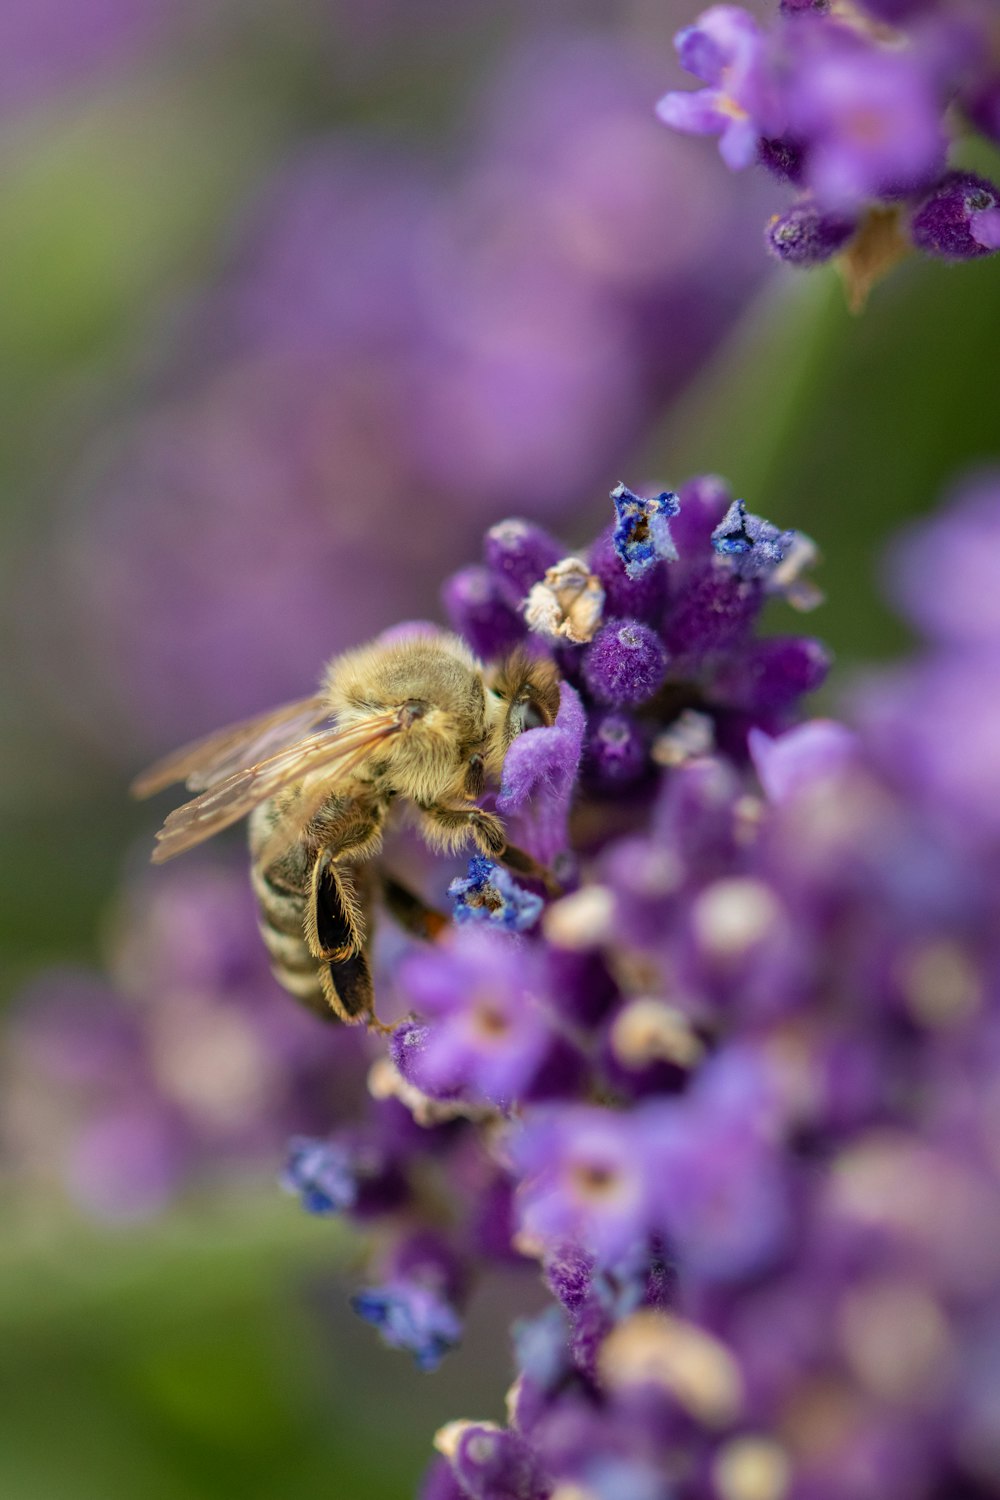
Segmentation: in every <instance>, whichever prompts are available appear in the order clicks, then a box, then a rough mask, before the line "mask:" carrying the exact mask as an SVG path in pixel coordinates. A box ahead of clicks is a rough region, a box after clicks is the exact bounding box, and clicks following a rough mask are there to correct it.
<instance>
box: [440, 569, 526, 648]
mask: <svg viewBox="0 0 1000 1500" xmlns="http://www.w3.org/2000/svg"><path fill="white" fill-rule="evenodd" d="M441 598H442V601H443V603H444V608H445V613H446V614H447V616H448V619H449V620H450V622H451V625H452V627H453V629H455V630H457V631H458V633H459V635H460V636H462V637H463V639H465V640H466V641H468V643H469V645H470V646H471V647H472V649H473V651H474V652H475V653H476V655H477V656H479V657H482V659H483V661H498V660H499V659H500V658H501V657H504V656H506V655H507V653H508V651H510V650H512V649H513V647H514V646H516V645H517V644H518V642H519V641H522V640H523V639H524V637H525V636H526V635H527V627H526V626H525V623H524V621H523V620H522V619H521V617H520V615H518V614H517V613H515V611H514V610H513V609H511V607H510V605H509V604H507V602H506V601H505V599H504V597H503V593H502V591H501V588H500V585H499V583H498V582H497V580H496V578H495V577H494V575H493V574H492V573H491V572H489V570H488V569H487V568H481V567H470V568H461V569H460V570H459V571H458V572H457V573H453V574H452V575H451V577H450V578H449V579H448V580H447V582H446V583H445V585H444V588H443V589H442V591H441Z"/></svg>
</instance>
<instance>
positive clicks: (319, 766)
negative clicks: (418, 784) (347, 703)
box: [153, 709, 403, 865]
mask: <svg viewBox="0 0 1000 1500" xmlns="http://www.w3.org/2000/svg"><path fill="white" fill-rule="evenodd" d="M402 728H403V720H402V718H401V717H400V714H399V711H398V710H395V709H393V710H391V711H389V712H386V713H382V714H372V715H370V716H369V717H368V718H367V719H363V720H361V721H360V722H359V723H357V724H353V725H351V726H350V727H349V728H347V729H337V728H333V729H323V730H320V732H319V733H318V734H312V735H309V736H307V738H306V739H303V740H299V741H298V743H297V744H295V745H289V746H288V747H287V749H284V750H280V751H278V753H277V754H276V755H272V756H270V757H269V758H268V759H267V760H263V761H260V762H259V763H258V764H257V765H255V766H247V767H246V768H245V769H244V770H242V771H237V772H236V773H235V774H234V775H232V776H229V777H227V779H226V780H225V781H220V782H217V783H215V784H214V785H212V786H210V787H209V789H208V790H207V791H205V792H202V794H201V796H200V797H195V798H194V799H193V800H192V801H191V802H185V803H184V805H183V807H178V808H177V809H176V810H175V811H174V812H172V813H171V814H170V816H169V818H167V820H166V822H165V823H164V825H163V827H162V828H161V829H160V831H159V833H158V834H157V836H156V837H157V846H156V849H155V850H154V852H153V863H154V864H158V865H159V864H163V862H164V861H165V860H168V859H173V857H174V855H175V854H183V853H184V851H185V850H187V849H192V848H194V846H195V844H200V843H202V842H203V841H204V840H205V839H210V838H212V836H213V835H214V834H216V833H221V832H222V830H223V829H224V828H228V827H229V826H230V824H231V823H236V822H238V821H239V819H240V818H243V817H246V815H247V813H249V812H252V811H253V809H254V808H255V807H257V806H259V804H260V803H261V802H266V801H267V800H268V799H269V798H270V797H275V796H277V795H278V793H279V792H283V791H285V790H286V789H287V788H288V787H291V786H294V785H295V784H296V783H297V782H302V781H307V780H308V779H309V778H311V777H313V776H322V778H323V779H322V782H321V783H320V786H319V787H318V788H309V789H307V792H306V795H305V796H304V797H303V798H302V799H300V804H299V806H300V808H301V813H300V815H299V817H298V818H297V820H296V821H297V827H298V828H301V827H302V826H304V824H305V823H306V822H308V819H309V817H311V816H312V813H314V812H315V811H316V810H317V808H318V807H319V806H321V805H322V802H323V800H324V799H325V797H327V796H328V795H329V794H330V792H331V791H332V789H333V787H334V786H335V785H336V783H337V782H338V781H342V780H344V778H345V777H347V776H349V775H350V774H351V772H352V771H354V770H356V769H357V768H358V766H360V765H361V764H362V763H363V762H364V761H365V760H367V758H368V757H369V756H370V755H371V753H372V751H373V750H374V749H375V748H376V747H377V746H378V745H380V744H381V743H382V742H383V741H384V740H387V739H389V738H390V737H391V736H392V735H395V734H399V733H400V731H401V730H402ZM307 806H308V807H309V808H310V809H311V810H310V811H309V812H308V813H306V808H307ZM292 837H294V835H292ZM288 841H289V842H290V841H291V838H289V840H288Z"/></svg>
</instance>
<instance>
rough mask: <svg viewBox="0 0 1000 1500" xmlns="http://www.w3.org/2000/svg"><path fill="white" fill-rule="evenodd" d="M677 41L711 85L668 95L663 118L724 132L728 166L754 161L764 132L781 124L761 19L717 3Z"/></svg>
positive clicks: (686, 61) (684, 62) (690, 67)
mask: <svg viewBox="0 0 1000 1500" xmlns="http://www.w3.org/2000/svg"><path fill="white" fill-rule="evenodd" d="M676 46H677V54H678V57H679V58H680V62H681V66H682V67H684V68H686V70H687V71H688V72H689V73H693V74H694V75H695V77H697V78H700V79H701V80H702V81H703V82H704V83H705V84H706V85H707V87H706V88H704V89H702V90H700V92H699V93H696V94H685V93H670V94H665V95H664V97H663V98H662V99H661V100H660V102H659V104H658V105H657V106H656V112H657V114H658V115H659V117H660V119H661V120H662V121H663V123H664V124H665V125H672V126H673V128H674V129H675V130H683V131H686V132H689V133H691V134H694V135H718V136H719V138H720V139H719V152H720V155H721V156H722V159H723V161H724V162H725V163H726V166H727V167H731V168H732V169H733V170H738V169H739V168H740V167H746V166H749V164H750V162H752V161H753V159H754V156H755V154H756V151H757V139H758V137H759V136H761V135H768V134H771V133H773V132H774V131H775V130H776V128H777V126H776V122H775V120H774V119H773V118H772V117H773V113H774V109H775V103H774V100H773V98H772V94H773V90H772V89H771V87H770V80H769V79H768V76H767V71H766V65H765V56H766V53H765V43H764V37H763V35H762V33H761V31H760V29H759V27H758V26H757V23H756V22H755V21H754V20H753V18H752V17H751V16H750V15H749V14H748V13H747V12H746V11H744V10H741V9H740V8H739V6H736V5H714V6H712V8H711V10H707V11H705V13H704V14H703V15H702V16H701V17H700V18H699V20H698V22H697V23H696V24H695V25H694V26H688V27H687V28H686V29H685V30H684V31H681V32H679V33H678V35H677V38H676Z"/></svg>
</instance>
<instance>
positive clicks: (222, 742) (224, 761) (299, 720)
mask: <svg viewBox="0 0 1000 1500" xmlns="http://www.w3.org/2000/svg"><path fill="white" fill-rule="evenodd" d="M329 711H330V710H329V705H328V703H327V700H326V698H325V697H324V696H323V694H322V693H314V694H313V696H312V697H311V698H300V699H298V701H297V702H295V703H286V704H285V705H284V706H283V707H282V708H273V709H271V710H270V711H269V712H268V713H263V714H255V715H254V717H253V718H252V719H243V720H241V721H240V723H239V724H230V725H229V727H228V728H226V729H217V730H216V731H215V733H214V734H209V735H206V736H205V738H204V739H200V740H193V741H192V743H191V744H190V745H183V746H182V747H181V748H180V749H179V750H174V751H173V752H172V753H171V754H170V755H165V756H164V757H163V759H162V760H158V761H157V762H156V764H155V765H152V766H150V767H149V769H148V770H147V771H143V773H142V775H141V776H137V777H136V779H135V781H133V783H132V787H131V791H132V795H133V797H151V796H152V795H153V793H154V792H160V791H162V790H163V788H164V787H167V786H171V785H172V784H173V783H174V782H175V781H183V782H186V783H187V786H188V788H189V789H190V790H191V791H192V792H202V791H205V790H206V788H208V787H211V786H215V785H217V783H218V782H220V781H225V780H226V779H227V778H228V777H230V776H234V775H236V773H237V772H238V771H241V770H242V769H243V767H244V766H248V765H250V766H252V765H255V764H257V763H259V762H260V761H262V760H264V759H265V757H267V756H270V755H274V754H276V753H277V752H278V751H279V750H281V749H282V747H283V746H285V745H294V743H295V742H296V741H297V740H300V739H301V738H302V736H303V735H304V734H307V733H308V731H309V730H310V729H312V728H313V726H314V725H316V724H318V723H319V722H320V721H321V720H322V719H325V718H326V717H327V716H328V714H329Z"/></svg>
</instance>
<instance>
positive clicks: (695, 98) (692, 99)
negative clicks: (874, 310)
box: [656, 89, 732, 135]
mask: <svg viewBox="0 0 1000 1500" xmlns="http://www.w3.org/2000/svg"><path fill="white" fill-rule="evenodd" d="M656 114H657V117H658V118H659V119H660V120H662V121H663V123H664V125H670V126H671V127H672V128H673V129H674V130H683V131H684V132H685V133H686V134H687V135H717V134H718V133H719V132H720V131H723V130H725V129H726V127H727V125H728V124H729V122H730V120H731V118H732V117H731V116H730V115H728V114H726V112H725V111H724V110H722V109H720V108H719V95H718V94H717V93H716V91H715V90H714V89H699V90H698V91H697V92H696V93H691V94H686V93H683V92H679V93H678V92H675V93H670V94H664V96H663V98H662V99H661V100H660V101H659V103H658V104H657V106H656Z"/></svg>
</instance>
